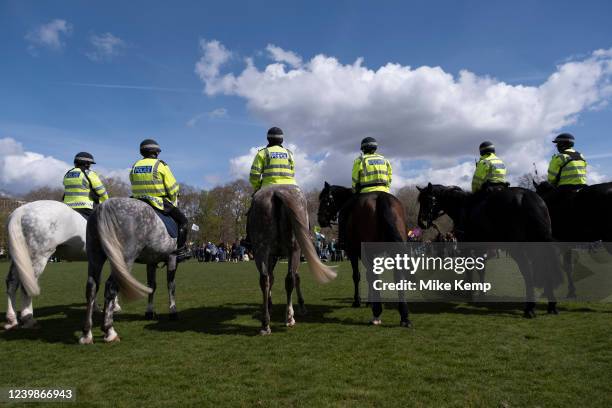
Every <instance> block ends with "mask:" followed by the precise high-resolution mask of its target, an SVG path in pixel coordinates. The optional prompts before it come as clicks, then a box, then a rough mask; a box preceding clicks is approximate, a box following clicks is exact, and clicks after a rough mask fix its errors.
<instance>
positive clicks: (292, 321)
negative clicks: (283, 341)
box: [285, 317, 295, 327]
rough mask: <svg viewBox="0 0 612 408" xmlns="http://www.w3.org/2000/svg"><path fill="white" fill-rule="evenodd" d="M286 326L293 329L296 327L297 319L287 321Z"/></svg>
mask: <svg viewBox="0 0 612 408" xmlns="http://www.w3.org/2000/svg"><path fill="white" fill-rule="evenodd" d="M285 325H286V326H287V327H293V326H295V319H294V318H293V317H292V318H291V319H288V320H287V323H285Z"/></svg>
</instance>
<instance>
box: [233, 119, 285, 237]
mask: <svg viewBox="0 0 612 408" xmlns="http://www.w3.org/2000/svg"><path fill="white" fill-rule="evenodd" d="M266 138H267V139H268V145H267V146H266V147H264V148H263V149H260V150H259V151H258V152H257V154H256V155H255V158H254V159H253V164H252V165H251V172H250V174H249V182H250V183H251V186H253V195H254V194H255V193H256V192H257V191H259V190H260V189H261V188H263V187H266V186H271V185H287V184H288V185H297V183H296V182H295V162H294V160H293V153H292V152H291V150H289V149H287V148H285V147H283V140H284V134H283V131H282V129H281V128H278V127H272V128H270V129H269V130H268V133H267V135H266ZM252 206H253V202H252V201H251V207H252ZM250 211H251V209H250V208H249V211H248V212H247V218H248V214H249V213H250ZM242 245H243V246H244V247H245V248H247V249H250V247H251V239H250V237H249V236H248V234H247V236H246V237H245V239H244V240H243V241H242Z"/></svg>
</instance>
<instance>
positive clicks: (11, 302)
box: [4, 262, 19, 330]
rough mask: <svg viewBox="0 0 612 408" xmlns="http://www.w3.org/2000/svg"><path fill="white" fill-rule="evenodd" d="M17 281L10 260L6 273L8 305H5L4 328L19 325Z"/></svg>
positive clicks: (14, 269)
mask: <svg viewBox="0 0 612 408" xmlns="http://www.w3.org/2000/svg"><path fill="white" fill-rule="evenodd" d="M18 287H19V281H18V280H17V270H16V268H15V265H14V264H13V263H12V262H11V266H10V268H9V272H8V275H6V295H7V298H8V305H7V307H6V324H5V325H4V330H11V329H13V328H15V327H17V326H18V325H19V322H18V321H17V312H16V310H17V288H18Z"/></svg>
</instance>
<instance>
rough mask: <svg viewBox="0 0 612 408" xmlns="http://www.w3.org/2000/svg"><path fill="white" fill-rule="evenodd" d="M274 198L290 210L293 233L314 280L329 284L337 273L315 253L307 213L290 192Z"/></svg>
mask: <svg viewBox="0 0 612 408" xmlns="http://www.w3.org/2000/svg"><path fill="white" fill-rule="evenodd" d="M274 196H275V197H277V198H278V199H279V200H280V201H281V202H282V204H283V206H284V207H285V208H286V209H287V210H288V211H287V212H288V214H289V219H290V220H291V226H292V229H293V233H294V234H295V237H296V239H297V241H298V243H299V244H300V249H301V250H302V253H303V254H304V257H305V258H306V261H308V269H309V270H310V272H312V274H313V275H314V278H315V280H316V281H317V282H319V283H327V282H330V281H331V280H333V279H335V278H336V272H334V271H333V270H332V269H331V268H329V267H327V266H325V265H323V263H322V262H321V260H320V259H319V256H318V255H317V252H316V251H315V248H314V245H313V244H312V241H311V240H310V233H309V229H308V216H307V215H306V212H305V211H304V210H303V209H301V208H300V206H299V205H298V201H297V200H296V198H295V197H294V196H291V195H290V193H289V192H288V191H283V190H278V191H275V192H274Z"/></svg>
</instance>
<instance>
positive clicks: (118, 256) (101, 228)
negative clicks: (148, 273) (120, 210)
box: [97, 201, 151, 300]
mask: <svg viewBox="0 0 612 408" xmlns="http://www.w3.org/2000/svg"><path fill="white" fill-rule="evenodd" d="M97 217H98V219H97V221H98V223H97V224H98V235H99V239H100V242H101V243H102V248H104V252H105V253H106V256H107V257H108V260H109V262H110V264H111V274H112V275H113V277H114V278H115V279H116V281H117V284H118V285H119V291H120V293H122V294H123V295H124V296H125V297H126V299H128V300H134V299H138V298H141V297H144V296H146V295H148V294H149V293H151V289H150V288H148V287H146V286H145V285H143V284H142V283H140V282H138V280H136V279H135V278H134V277H133V276H132V275H131V273H130V268H129V267H128V265H127V263H126V262H125V258H124V257H123V253H122V245H121V241H120V240H119V237H118V236H117V230H118V229H119V224H120V221H119V220H118V219H117V217H116V215H115V212H114V211H113V208H112V201H109V202H108V204H106V205H101V206H99V207H98V211H97Z"/></svg>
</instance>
